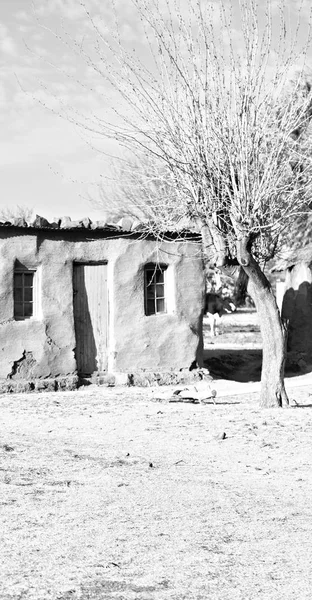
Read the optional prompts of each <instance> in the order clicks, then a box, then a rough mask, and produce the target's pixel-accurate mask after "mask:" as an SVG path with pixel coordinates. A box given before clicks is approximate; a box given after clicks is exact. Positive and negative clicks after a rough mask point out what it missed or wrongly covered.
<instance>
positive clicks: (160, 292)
mask: <svg viewBox="0 0 312 600" xmlns="http://www.w3.org/2000/svg"><path fill="white" fill-rule="evenodd" d="M164 297H165V286H164V284H163V283H158V284H157V286H156V298H164Z"/></svg>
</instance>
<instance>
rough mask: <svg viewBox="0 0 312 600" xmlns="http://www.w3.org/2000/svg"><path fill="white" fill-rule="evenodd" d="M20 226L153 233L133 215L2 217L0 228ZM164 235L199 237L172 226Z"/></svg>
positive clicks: (145, 223)
mask: <svg viewBox="0 0 312 600" xmlns="http://www.w3.org/2000/svg"><path fill="white" fill-rule="evenodd" d="M11 227H12V228H13V227H14V228H17V227H18V228H20V229H42V230H45V231H46V230H56V229H57V230H59V231H62V230H78V229H88V230H92V231H97V230H98V231H103V232H104V231H105V232H111V233H113V232H114V233H135V232H137V233H142V234H143V233H151V234H152V229H151V231H150V232H149V231H148V222H147V221H145V222H144V221H143V220H142V221H139V220H138V219H135V218H133V217H128V216H126V217H122V218H121V219H119V220H118V221H116V222H111V221H105V220H100V221H91V219H90V218H89V217H85V218H84V219H79V220H76V221H72V219H71V217H69V216H64V217H53V219H52V221H48V220H47V219H46V218H45V217H41V216H40V215H36V216H35V217H34V218H32V219H25V218H24V217H14V218H12V219H11V220H4V219H0V228H8V229H9V228H11ZM163 233H164V235H166V234H167V235H179V234H180V235H185V236H191V237H194V236H195V237H197V233H196V231H191V229H188V228H185V227H183V228H181V230H180V231H177V230H175V229H173V228H172V230H170V228H168V230H167V231H166V232H163Z"/></svg>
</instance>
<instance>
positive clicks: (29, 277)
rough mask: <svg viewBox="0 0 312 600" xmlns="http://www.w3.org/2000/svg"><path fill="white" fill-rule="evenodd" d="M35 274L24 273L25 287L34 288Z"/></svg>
mask: <svg viewBox="0 0 312 600" xmlns="http://www.w3.org/2000/svg"><path fill="white" fill-rule="evenodd" d="M33 278H34V276H33V273H24V285H25V287H32V285H33Z"/></svg>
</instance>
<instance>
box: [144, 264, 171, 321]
mask: <svg viewBox="0 0 312 600" xmlns="http://www.w3.org/2000/svg"><path fill="white" fill-rule="evenodd" d="M167 269H168V265H166V264H163V263H148V264H146V265H145V266H144V313H145V316H146V317H150V316H152V315H163V314H166V313H167V312H168V308H167ZM159 275H161V280H160V281H159V280H158V276H159ZM152 305H153V307H152V308H151V306H152ZM160 305H162V308H159V306H160Z"/></svg>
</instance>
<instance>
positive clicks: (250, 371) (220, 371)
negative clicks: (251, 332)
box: [204, 348, 262, 383]
mask: <svg viewBox="0 0 312 600" xmlns="http://www.w3.org/2000/svg"><path fill="white" fill-rule="evenodd" d="M204 365H205V367H207V368H208V369H209V373H210V375H211V376H212V377H213V378H214V379H228V380H231V381H238V382H240V383H246V382H249V381H251V382H254V381H260V379H261V366H262V350H260V349H254V350H249V349H246V350H244V349H242V350H237V349H235V350H232V349H228V350H227V349H223V348H222V349H221V348H214V349H209V350H204Z"/></svg>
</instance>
